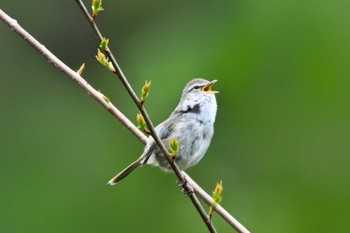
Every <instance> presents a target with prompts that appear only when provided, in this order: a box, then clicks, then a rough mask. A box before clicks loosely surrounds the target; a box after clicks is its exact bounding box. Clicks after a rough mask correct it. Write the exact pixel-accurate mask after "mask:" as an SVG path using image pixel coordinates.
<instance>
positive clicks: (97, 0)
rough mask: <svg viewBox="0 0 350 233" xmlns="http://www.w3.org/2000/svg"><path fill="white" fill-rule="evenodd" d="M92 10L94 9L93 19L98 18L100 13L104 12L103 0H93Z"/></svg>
mask: <svg viewBox="0 0 350 233" xmlns="http://www.w3.org/2000/svg"><path fill="white" fill-rule="evenodd" d="M91 9H92V18H96V16H97V15H98V13H100V12H101V11H103V8H102V0H92V5H91Z"/></svg>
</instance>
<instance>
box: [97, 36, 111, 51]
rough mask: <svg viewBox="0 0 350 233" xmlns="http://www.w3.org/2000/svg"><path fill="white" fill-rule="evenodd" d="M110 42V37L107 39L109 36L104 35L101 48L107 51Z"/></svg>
mask: <svg viewBox="0 0 350 233" xmlns="http://www.w3.org/2000/svg"><path fill="white" fill-rule="evenodd" d="M108 42H109V39H107V38H105V37H104V38H103V39H102V41H101V43H100V46H99V48H100V49H102V50H104V51H106V49H107V47H108Z"/></svg>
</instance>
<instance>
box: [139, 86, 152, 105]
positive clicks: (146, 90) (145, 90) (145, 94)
mask: <svg viewBox="0 0 350 233" xmlns="http://www.w3.org/2000/svg"><path fill="white" fill-rule="evenodd" d="M150 88H151V81H149V82H147V81H146V83H145V85H143V87H142V90H141V103H142V104H143V103H144V102H145V100H146V99H147V97H148V95H149V89H150Z"/></svg>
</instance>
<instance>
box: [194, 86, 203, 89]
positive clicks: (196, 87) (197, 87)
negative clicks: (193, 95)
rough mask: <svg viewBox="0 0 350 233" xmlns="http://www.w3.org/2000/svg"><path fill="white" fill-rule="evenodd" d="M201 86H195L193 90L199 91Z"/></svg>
mask: <svg viewBox="0 0 350 233" xmlns="http://www.w3.org/2000/svg"><path fill="white" fill-rule="evenodd" d="M199 88H201V86H194V87H193V88H192V89H199Z"/></svg>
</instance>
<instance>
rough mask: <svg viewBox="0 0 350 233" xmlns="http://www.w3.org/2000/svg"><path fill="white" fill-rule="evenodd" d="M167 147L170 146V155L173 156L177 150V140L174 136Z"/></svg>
mask: <svg viewBox="0 0 350 233" xmlns="http://www.w3.org/2000/svg"><path fill="white" fill-rule="evenodd" d="M169 148H170V152H171V153H170V156H172V157H175V156H176V155H177V153H178V152H179V142H178V141H177V139H176V138H173V139H171V140H170V141H169Z"/></svg>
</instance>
